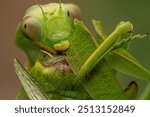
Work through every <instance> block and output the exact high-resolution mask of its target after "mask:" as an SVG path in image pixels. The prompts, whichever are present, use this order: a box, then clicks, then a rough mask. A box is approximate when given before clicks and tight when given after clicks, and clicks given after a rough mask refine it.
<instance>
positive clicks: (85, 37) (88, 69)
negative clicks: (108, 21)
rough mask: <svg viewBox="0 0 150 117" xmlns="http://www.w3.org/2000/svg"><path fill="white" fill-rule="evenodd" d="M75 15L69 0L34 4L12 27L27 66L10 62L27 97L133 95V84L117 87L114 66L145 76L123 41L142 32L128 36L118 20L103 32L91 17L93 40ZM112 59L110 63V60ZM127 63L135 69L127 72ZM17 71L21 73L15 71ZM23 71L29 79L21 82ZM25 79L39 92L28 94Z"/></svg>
mask: <svg viewBox="0 0 150 117" xmlns="http://www.w3.org/2000/svg"><path fill="white" fill-rule="evenodd" d="M80 19H81V12H80V8H79V7H78V6H76V5H74V4H63V3H49V4H46V5H39V4H38V5H34V6H32V7H31V8H29V9H28V10H27V11H26V13H25V16H24V17H23V19H22V21H21V22H20V24H19V25H18V28H17V34H16V44H17V46H19V47H20V48H21V49H22V50H23V51H24V52H25V53H26V55H27V57H28V60H29V65H30V66H29V68H28V69H27V72H26V70H25V69H23V67H22V66H20V64H19V63H18V62H17V61H15V67H16V72H17V74H18V76H19V78H20V80H21V83H22V85H23V88H24V90H25V92H26V93H27V97H29V98H30V99H133V98H135V95H136V94H137V85H136V83H135V82H132V83H131V84H130V85H129V87H128V88H127V89H126V90H125V91H123V89H122V88H120V86H119V84H118V82H117V80H115V79H116V78H115V76H114V70H116V71H121V72H123V73H127V74H128V75H131V76H135V77H137V78H142V77H144V78H143V79H146V80H150V74H149V72H148V71H147V70H146V69H145V68H143V67H142V65H141V64H139V62H138V61H137V60H136V59H135V58H134V57H133V56H132V55H131V54H129V53H128V51H127V46H128V45H129V42H130V41H131V40H132V39H134V38H142V36H141V35H136V36H133V34H132V32H133V26H132V24H131V23H130V22H121V23H120V24H118V26H117V27H116V28H115V30H114V31H113V32H112V33H111V34H110V35H109V36H108V37H106V35H105V34H104V32H103V29H102V26H101V24H100V22H98V21H93V24H94V27H95V29H96V31H97V33H98V34H99V37H98V39H95V38H94V36H93V35H92V33H91V32H90V31H89V30H88V29H87V28H86V27H85V25H84V24H83V22H81V21H80ZM100 37H101V38H102V40H103V41H102V40H100ZM103 58H104V59H103ZM114 58H117V59H114ZM112 60H113V63H111V62H110V61H112ZM125 61H126V62H125ZM117 63H119V64H120V65H118V64H117ZM130 64H132V65H131V66H130V67H131V69H132V68H137V69H138V70H140V71H141V72H140V73H139V72H138V71H137V70H133V72H131V71H130V69H129V70H128V69H127V68H123V67H122V65H123V66H124V67H126V66H129V65H130ZM21 68H22V69H21ZM118 69H119V70H118ZM22 70H24V72H21V71H22ZM143 73H144V74H145V75H143ZM25 74H26V77H28V80H29V81H27V82H26V81H25V79H22V78H21V77H23V76H25ZM27 74H28V75H27ZM26 83H27V84H28V85H27V84H26ZM31 84H33V85H32V86H35V87H36V85H37V87H39V92H38V93H39V94H38V93H37V94H35V93H33V94H34V95H35V96H33V94H32V92H31V91H32V90H33V89H32V87H31V88H28V87H29V85H30V86H31ZM35 87H34V88H35ZM41 90H42V91H41ZM29 92H30V93H29ZM40 92H43V94H44V96H45V95H46V98H41V97H40V98H38V97H39V96H37V95H40V94H41V93H40ZM18 98H20V97H19V96H18Z"/></svg>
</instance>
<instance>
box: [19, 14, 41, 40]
mask: <svg viewBox="0 0 150 117" xmlns="http://www.w3.org/2000/svg"><path fill="white" fill-rule="evenodd" d="M20 26H21V31H22V33H23V35H24V36H25V37H26V38H27V39H30V40H37V39H39V38H40V37H41V35H42V24H41V23H40V21H39V20H38V19H36V18H34V17H31V16H27V17H25V18H24V19H23V21H22V22H21V24H20Z"/></svg>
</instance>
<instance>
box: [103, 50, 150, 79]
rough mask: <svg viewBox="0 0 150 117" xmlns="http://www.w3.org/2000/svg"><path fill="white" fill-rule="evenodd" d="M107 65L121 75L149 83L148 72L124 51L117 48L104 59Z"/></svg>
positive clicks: (149, 75)
mask: <svg viewBox="0 0 150 117" xmlns="http://www.w3.org/2000/svg"><path fill="white" fill-rule="evenodd" d="M106 61H107V63H108V65H109V66H110V67H111V68H112V69H114V70H116V71H119V72H121V73H124V74H127V75H130V76H133V77H136V78H139V79H142V80H148V81H150V71H148V70H147V69H146V68H144V67H143V66H142V65H141V63H140V62H139V61H138V60H137V59H135V58H134V57H133V56H132V55H131V54H130V53H129V52H128V51H127V50H126V49H123V48H119V49H116V50H115V51H113V54H109V55H108V56H107V57H106Z"/></svg>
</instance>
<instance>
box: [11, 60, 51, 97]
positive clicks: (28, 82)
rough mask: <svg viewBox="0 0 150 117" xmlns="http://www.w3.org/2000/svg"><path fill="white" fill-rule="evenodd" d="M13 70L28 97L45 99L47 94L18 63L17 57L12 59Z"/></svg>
mask: <svg viewBox="0 0 150 117" xmlns="http://www.w3.org/2000/svg"><path fill="white" fill-rule="evenodd" d="M14 66H15V71H16V73H17V75H18V77H19V79H20V81H21V84H22V86H23V88H24V90H25V92H26V93H27V95H28V97H29V98H30V99H32V100H46V99H48V96H47V95H46V94H45V92H44V91H43V90H42V89H40V88H39V86H38V85H37V84H36V82H35V81H34V80H33V79H32V78H31V76H30V75H29V74H28V72H27V71H26V70H25V68H24V67H23V66H22V65H21V64H20V63H19V61H18V60H17V59H14Z"/></svg>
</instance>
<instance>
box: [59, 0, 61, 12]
mask: <svg viewBox="0 0 150 117" xmlns="http://www.w3.org/2000/svg"><path fill="white" fill-rule="evenodd" d="M59 10H60V11H61V10H62V7H61V0H59Z"/></svg>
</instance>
